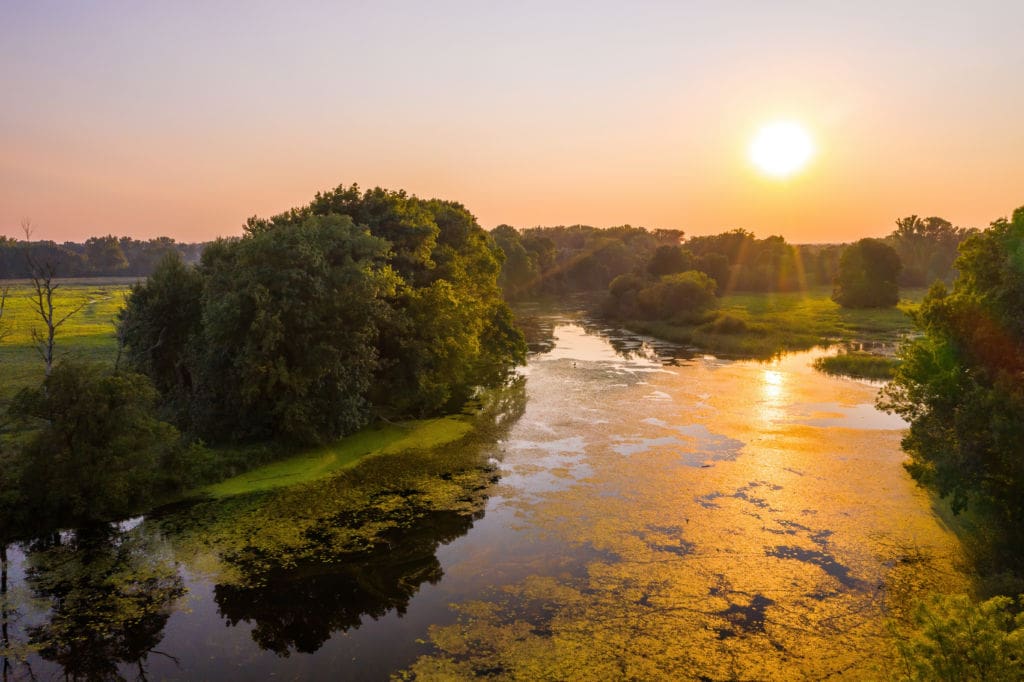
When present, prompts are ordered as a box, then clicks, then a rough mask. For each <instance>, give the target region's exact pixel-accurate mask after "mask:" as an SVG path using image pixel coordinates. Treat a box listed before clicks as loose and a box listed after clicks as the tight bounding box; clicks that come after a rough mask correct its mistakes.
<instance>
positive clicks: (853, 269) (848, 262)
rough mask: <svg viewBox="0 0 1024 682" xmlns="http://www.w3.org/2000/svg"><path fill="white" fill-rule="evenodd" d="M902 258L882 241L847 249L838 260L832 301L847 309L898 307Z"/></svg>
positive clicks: (864, 241)
mask: <svg viewBox="0 0 1024 682" xmlns="http://www.w3.org/2000/svg"><path fill="white" fill-rule="evenodd" d="M901 267H902V265H901V263H900V257H899V254H898V253H896V250H895V249H893V248H892V247H891V246H889V245H888V244H886V243H885V242H883V241H882V240H880V239H871V238H865V239H861V240H860V241H858V242H855V243H853V244H851V245H850V246H848V247H846V250H845V251H843V255H842V256H841V257H840V259H839V274H838V275H837V276H836V284H835V289H834V291H833V293H832V298H833V299H834V300H835V302H836V303H838V304H839V305H841V306H843V307H844V308H886V307H889V306H894V305H896V304H897V303H899V300H900V297H899V285H898V284H897V282H896V278H897V276H898V275H899V273H900V268H901Z"/></svg>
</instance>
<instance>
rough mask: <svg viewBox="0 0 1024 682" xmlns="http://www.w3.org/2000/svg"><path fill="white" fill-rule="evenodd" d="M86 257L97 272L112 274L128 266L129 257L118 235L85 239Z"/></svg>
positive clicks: (90, 267)
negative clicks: (126, 255)
mask: <svg viewBox="0 0 1024 682" xmlns="http://www.w3.org/2000/svg"><path fill="white" fill-rule="evenodd" d="M85 257H86V260H87V261H88V264H89V269H90V270H91V271H93V272H95V273H100V274H104V275H112V274H115V273H117V272H120V271H122V270H125V269H127V268H128V259H127V258H125V255H124V251H123V250H121V243H120V242H119V241H118V239H117V237H115V236H113V235H107V236H106V237H90V238H89V239H87V240H85Z"/></svg>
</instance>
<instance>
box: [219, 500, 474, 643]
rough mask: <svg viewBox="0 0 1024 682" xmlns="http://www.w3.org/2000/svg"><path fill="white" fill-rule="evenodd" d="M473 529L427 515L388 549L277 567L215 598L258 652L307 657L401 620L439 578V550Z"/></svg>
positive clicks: (459, 519)
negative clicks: (337, 639)
mask: <svg viewBox="0 0 1024 682" xmlns="http://www.w3.org/2000/svg"><path fill="white" fill-rule="evenodd" d="M472 526H473V517H470V516H466V515H463V514H458V513H454V512H432V513H429V514H425V515H423V516H422V517H420V518H419V519H417V520H416V522H415V525H414V526H413V527H411V528H404V529H400V530H397V529H396V530H395V531H393V532H391V533H389V534H387V538H388V544H389V545H390V549H388V548H387V547H385V548H383V549H379V548H378V549H375V550H374V551H371V552H366V553H363V554H361V555H352V556H349V557H338V558H337V561H330V562H328V561H324V562H320V563H315V564H308V565H302V566H299V567H296V568H292V569H288V570H284V569H277V570H274V571H271V572H269V573H268V574H266V575H264V576H263V577H262V579H261V580H260V581H258V582H256V584H253V583H252V582H251V581H246V584H243V585H238V584H224V585H217V586H216V588H215V590H214V599H215V600H216V602H217V606H218V609H219V610H220V613H221V615H223V616H224V618H225V619H226V620H227V622H228V623H229V624H230V625H236V624H238V623H239V622H243V621H244V622H246V623H249V622H251V623H254V624H255V627H254V629H253V631H252V637H253V640H255V641H256V643H257V644H259V646H260V647H261V648H263V649H268V650H270V651H273V652H274V653H276V654H278V655H279V656H288V655H289V653H290V652H291V651H292V650H294V651H297V652H299V653H313V652H315V651H317V650H318V649H319V648H320V647H321V646H322V645H323V643H324V642H326V641H327V640H328V639H329V638H330V637H331V634H332V633H334V632H337V631H341V632H345V631H348V630H350V629H354V628H358V627H359V626H360V625H361V624H362V622H363V619H364V617H366V616H369V617H371V618H374V619H377V618H381V617H383V616H384V615H386V614H387V613H388V612H389V611H391V610H392V609H394V610H396V611H397V612H398V613H399V614H402V615H404V614H405V610H406V608H407V607H408V605H409V600H410V599H411V598H412V597H413V596H414V595H415V594H416V593H417V592H418V591H419V588H420V586H421V585H422V584H423V583H430V584H432V585H433V584H436V583H438V582H439V581H440V580H441V577H442V576H443V575H444V573H443V571H442V570H441V564H440V563H439V562H438V560H437V557H436V555H435V553H436V551H437V548H438V546H439V545H442V544H446V543H448V542H451V541H452V540H454V539H456V538H458V537H460V536H462V535H465V534H466V533H467V532H468V531H469V529H470V528H471V527H472Z"/></svg>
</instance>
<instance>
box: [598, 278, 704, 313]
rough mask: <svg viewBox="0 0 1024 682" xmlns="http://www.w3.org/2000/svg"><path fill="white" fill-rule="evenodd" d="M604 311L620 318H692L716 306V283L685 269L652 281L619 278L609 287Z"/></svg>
mask: <svg viewBox="0 0 1024 682" xmlns="http://www.w3.org/2000/svg"><path fill="white" fill-rule="evenodd" d="M609 293H610V294H611V297H610V299H609V303H608V306H607V308H606V311H607V312H609V313H611V314H614V315H616V316H618V317H623V318H627V319H629V318H633V319H636V318H643V319H661V320H676V319H693V318H694V317H695V316H700V314H701V313H703V312H704V311H706V310H708V309H710V308H713V307H715V306H716V305H717V301H716V300H715V281H714V280H713V279H711V278H710V277H708V276H707V275H706V274H704V273H703V272H698V271H696V270H688V271H686V272H680V273H676V274H673V275H665V276H663V277H661V278H659V279H657V280H655V281H653V282H652V281H649V280H644V279H641V278H639V277H635V276H633V275H621V276H619V277H617V278H615V279H614V280H612V283H611V285H610V286H609Z"/></svg>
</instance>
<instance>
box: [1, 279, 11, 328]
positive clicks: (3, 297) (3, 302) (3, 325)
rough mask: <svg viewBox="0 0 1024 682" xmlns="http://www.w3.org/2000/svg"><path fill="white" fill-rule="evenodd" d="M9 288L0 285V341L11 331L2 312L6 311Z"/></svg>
mask: <svg viewBox="0 0 1024 682" xmlns="http://www.w3.org/2000/svg"><path fill="white" fill-rule="evenodd" d="M10 290H11V288H10V287H0V341H3V340H4V338H6V337H7V335H9V334H10V333H11V327H10V325H8V324H7V321H6V319H5V318H4V313H5V312H6V311H7V294H9V293H10Z"/></svg>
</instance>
